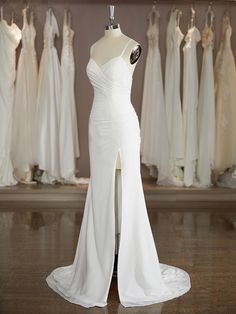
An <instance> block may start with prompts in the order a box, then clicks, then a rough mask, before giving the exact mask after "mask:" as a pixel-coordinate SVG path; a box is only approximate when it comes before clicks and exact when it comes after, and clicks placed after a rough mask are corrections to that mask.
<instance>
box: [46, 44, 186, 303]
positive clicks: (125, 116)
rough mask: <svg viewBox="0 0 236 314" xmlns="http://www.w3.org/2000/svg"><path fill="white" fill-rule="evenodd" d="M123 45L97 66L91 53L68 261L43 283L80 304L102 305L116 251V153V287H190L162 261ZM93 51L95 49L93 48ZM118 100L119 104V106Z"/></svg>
mask: <svg viewBox="0 0 236 314" xmlns="http://www.w3.org/2000/svg"><path fill="white" fill-rule="evenodd" d="M130 42H132V39H130V40H129V41H127V44H126V45H125V47H124V48H123V51H122V52H121V53H120V54H119V55H118V56H116V57H114V58H111V59H110V60H109V61H107V62H106V63H104V64H103V65H101V66H99V65H98V64H97V63H96V61H95V60H94V59H93V58H91V57H90V60H89V62H88V64H87V75H88V77H89V79H90V82H91V84H92V85H93V88H94V100H93V104H92V109H91V112H90V116H89V129H88V135H89V156H90V173H91V176H90V181H89V186H88V190H87V195H86V201H85V207H84V214H83V220H82V224H81V228H80V235H79V240H78V244H77V248H76V253H75V257H74V261H73V264H71V265H67V266H62V267H58V268H56V269H54V270H53V271H52V272H51V273H50V274H49V275H48V277H47V278H46V280H47V283H48V285H49V286H50V287H51V288H52V289H53V290H54V291H56V292H57V293H58V294H60V295H61V296H62V297H63V298H65V299H67V300H68V301H70V302H72V303H76V304H80V305H82V306H84V307H92V306H100V307H104V306H106V305H107V297H108V293H109V288H110V284H111V279H112V272H113V265H114V257H115V208H114V203H115V202H114V197H115V188H114V187H115V173H116V160H117V156H118V153H120V161H121V189H122V192H121V195H122V197H121V230H120V232H121V233H120V243H119V253H118V255H119V257H118V291H119V297H120V302H121V303H122V305H123V306H125V307H128V306H142V305H148V304H153V303H158V302H163V301H166V300H169V299H172V298H175V297H178V296H180V295H182V294H184V293H185V292H187V291H188V290H189V289H190V279H189V275H188V274H187V273H186V272H185V271H183V270H182V269H179V268H176V267H174V266H169V265H165V264H159V260H158V255H157V251H156V247H155V242H154V238H153V235H152V230H151V226H150V223H149V219H148V214H147V208H146V204H145V198H144V192H143V186H142V179H141V172H140V141H141V139H140V128H139V120H138V116H137V114H136V112H135V109H134V107H133V105H132V103H131V102H130V96H131V95H130V94H131V87H132V73H131V70H130V69H129V67H128V66H127V63H126V61H124V59H123V53H124V51H125V50H126V49H127V45H128V44H129V43H130ZM91 52H92V49H91ZM121 104H122V106H121Z"/></svg>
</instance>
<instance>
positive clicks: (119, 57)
mask: <svg viewBox="0 0 236 314" xmlns="http://www.w3.org/2000/svg"><path fill="white" fill-rule="evenodd" d="M114 59H122V60H123V62H124V63H125V65H126V67H127V70H128V71H129V74H130V76H131V78H132V76H133V75H132V73H131V70H130V69H129V67H128V65H127V63H126V62H125V60H124V58H123V57H122V56H116V57H113V58H111V59H109V60H108V61H107V62H105V63H103V64H102V65H101V66H99V65H98V64H97V62H96V61H95V60H94V59H93V58H92V57H90V58H89V61H91V60H92V61H93V62H94V63H95V65H96V66H97V68H98V69H99V70H100V71H101V72H102V68H103V66H105V65H107V64H108V63H109V62H111V61H113V60H114Z"/></svg>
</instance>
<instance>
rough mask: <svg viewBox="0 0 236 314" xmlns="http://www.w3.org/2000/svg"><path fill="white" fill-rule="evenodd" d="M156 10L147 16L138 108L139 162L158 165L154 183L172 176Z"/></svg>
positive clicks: (162, 181)
mask: <svg viewBox="0 0 236 314" xmlns="http://www.w3.org/2000/svg"><path fill="white" fill-rule="evenodd" d="M158 20H159V12H158V11H157V10H156V9H153V10H152V12H151V14H150V15H149V17H148V30H147V38H148V53H147V59H146V67H145V75H144V86H143V99H142V112H141V120H140V127H141V162H142V163H143V164H145V165H146V166H156V167H157V168H158V181H157V183H160V184H163V183H167V182H168V181H169V180H170V178H171V172H170V160H169V150H168V134H167V123H166V111H165V105H164V93H163V83H162V73H161V57H160V51H159V46H158V40H159V26H158Z"/></svg>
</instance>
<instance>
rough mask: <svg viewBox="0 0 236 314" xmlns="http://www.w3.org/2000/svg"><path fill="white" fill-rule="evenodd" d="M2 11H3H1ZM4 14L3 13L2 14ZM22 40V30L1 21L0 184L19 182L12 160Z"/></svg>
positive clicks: (7, 184) (8, 184)
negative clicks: (15, 98)
mask: <svg viewBox="0 0 236 314" xmlns="http://www.w3.org/2000/svg"><path fill="white" fill-rule="evenodd" d="M1 13H2V12H1ZM1 15H2V14H1ZM20 40H21V30H20V29H19V28H18V26H17V25H16V24H15V23H13V24H11V25H9V24H8V23H7V22H6V20H4V19H3V18H2V16H1V21H0V73H1V80H0V91H1V92H0V186H10V185H15V184H17V181H16V180H15V178H14V176H13V165H12V160H11V140H12V115H13V103H14V92H15V85H14V83H15V78H16V69H15V67H16V48H17V46H18V45H19V43H20Z"/></svg>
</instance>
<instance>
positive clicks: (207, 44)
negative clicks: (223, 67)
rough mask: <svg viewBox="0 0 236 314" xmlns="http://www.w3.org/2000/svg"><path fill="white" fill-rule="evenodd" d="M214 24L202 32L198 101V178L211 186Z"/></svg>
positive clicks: (205, 184) (213, 143)
mask: <svg viewBox="0 0 236 314" xmlns="http://www.w3.org/2000/svg"><path fill="white" fill-rule="evenodd" d="M213 41H214V33H213V30H212V25H208V24H206V25H205V28H204V30H203V32H202V46H203V49H204V51H203V60H202V71H201V79H200V87H199V101H198V161H197V179H198V181H199V183H200V185H201V186H206V187H208V186H211V184H212V183H211V172H212V168H213V164H214V158H215V87H214V70H213Z"/></svg>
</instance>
